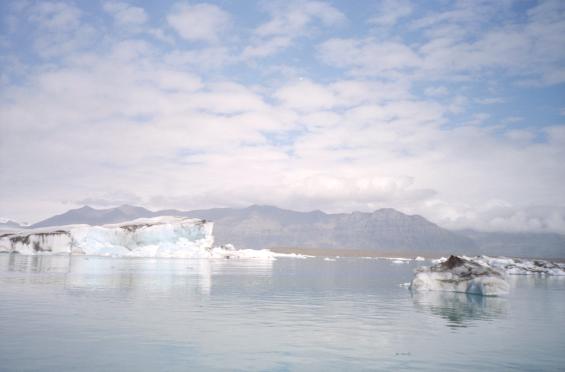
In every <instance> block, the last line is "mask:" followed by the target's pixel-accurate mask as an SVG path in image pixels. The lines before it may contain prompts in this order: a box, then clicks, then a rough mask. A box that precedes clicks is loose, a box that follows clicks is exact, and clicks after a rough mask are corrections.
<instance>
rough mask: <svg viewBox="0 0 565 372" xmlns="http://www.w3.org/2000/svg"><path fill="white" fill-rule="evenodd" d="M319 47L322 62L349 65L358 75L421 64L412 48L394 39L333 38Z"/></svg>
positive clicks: (376, 73) (373, 73)
mask: <svg viewBox="0 0 565 372" xmlns="http://www.w3.org/2000/svg"><path fill="white" fill-rule="evenodd" d="M318 50H319V52H320V56H321V59H322V60H323V61H325V62H326V63H329V64H332V65H335V66H338V67H345V68H349V69H350V71H351V72H352V73H353V74H355V75H379V74H383V73H385V72H388V73H390V72H394V71H403V70H410V69H414V68H417V67H418V66H419V65H420V64H421V63H422V61H421V60H420V58H419V57H418V55H417V54H416V53H415V52H414V51H413V50H412V49H411V48H409V47H407V46H406V45H404V44H402V43H398V42H391V41H384V42H380V41H376V40H373V39H363V40H356V39H330V40H328V41H325V42H324V43H322V44H321V45H320V46H319V48H318Z"/></svg>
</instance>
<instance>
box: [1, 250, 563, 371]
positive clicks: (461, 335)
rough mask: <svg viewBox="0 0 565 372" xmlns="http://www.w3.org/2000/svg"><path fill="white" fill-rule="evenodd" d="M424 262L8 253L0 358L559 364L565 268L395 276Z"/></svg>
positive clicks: (58, 363)
mask: <svg viewBox="0 0 565 372" xmlns="http://www.w3.org/2000/svg"><path fill="white" fill-rule="evenodd" d="M420 264H421V263H420V262H415V261H410V262H407V263H405V264H402V265H399V264H395V263H394V262H392V260H367V259H355V258H345V257H341V258H339V259H337V260H336V261H329V262H328V261H324V260H323V258H308V259H302V260H296V259H289V258H279V259H277V260H258V259H237V260H233V259H229V260H227V259H215V258H212V259H178V258H177V259H167V258H159V259H156V258H110V257H99V256H81V255H64V256H60V255H51V256H46V255H34V256H32V255H14V254H3V255H0V299H1V301H0V370H7V371H13V370H17V371H32V370H56V371H61V370H85V371H101V370H104V371H123V370H136V371H155V370H159V371H186V370H283V371H284V370H335V371H343V370H402V369H416V370H434V371H435V370H457V371H461V370H481V369H482V370H560V369H562V367H563V365H565V354H564V353H563V350H565V338H564V336H563V335H564V334H565V317H564V316H563V306H564V304H565V278H564V277H553V276H551V277H547V276H546V277H539V276H511V277H509V283H510V286H511V291H510V294H509V295H508V296H506V297H482V296H473V295H467V294H461V293H448V292H421V293H414V292H410V291H408V290H407V289H406V288H402V287H399V286H398V284H399V283H404V282H407V281H409V280H410V279H411V278H412V276H413V270H414V269H415V268H416V267H417V266H419V265H420Z"/></svg>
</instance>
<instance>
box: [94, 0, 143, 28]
mask: <svg viewBox="0 0 565 372" xmlns="http://www.w3.org/2000/svg"><path fill="white" fill-rule="evenodd" d="M102 7H103V9H104V10H105V11H106V12H108V13H109V14H111V15H112V16H113V17H114V20H115V21H116V23H117V24H119V25H120V26H125V27H132V26H133V27H135V26H139V25H142V24H144V23H145V22H147V19H148V17H147V14H146V12H145V10H144V9H143V8H140V7H136V6H132V5H130V4H128V3H124V2H110V1H108V2H104V3H103V5H102Z"/></svg>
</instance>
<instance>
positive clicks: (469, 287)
mask: <svg viewBox="0 0 565 372" xmlns="http://www.w3.org/2000/svg"><path fill="white" fill-rule="evenodd" d="M410 289H411V290H413V291H447V292H462V293H469V294H477V295H483V296H499V295H505V294H508V292H509V289H510V285H509V284H508V282H507V280H506V277H505V273H504V272H503V271H500V270H498V269H495V268H492V267H488V266H485V265H482V264H480V263H477V262H474V261H472V260H468V259H466V258H461V257H458V256H450V257H449V258H448V259H447V260H445V261H443V262H439V263H437V264H435V265H433V266H431V267H421V268H418V269H417V270H416V275H415V276H414V279H413V280H412V282H411V283H410Z"/></svg>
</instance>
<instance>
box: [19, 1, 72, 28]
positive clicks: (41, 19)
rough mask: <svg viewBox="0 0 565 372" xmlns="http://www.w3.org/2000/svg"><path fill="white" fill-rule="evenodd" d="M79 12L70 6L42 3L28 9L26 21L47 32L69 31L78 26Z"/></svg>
mask: <svg viewBox="0 0 565 372" xmlns="http://www.w3.org/2000/svg"><path fill="white" fill-rule="evenodd" d="M81 13H82V12H81V11H80V9H79V8H77V7H76V6H74V5H72V4H68V3H63V2H51V1H44V2H39V3H37V4H34V5H33V6H32V7H31V8H30V9H29V15H28V19H29V21H30V22H32V23H34V24H36V25H37V26H38V27H39V28H41V29H44V30H48V31H70V30H73V29H76V28H77V27H78V26H79V25H80V18H81Z"/></svg>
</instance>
